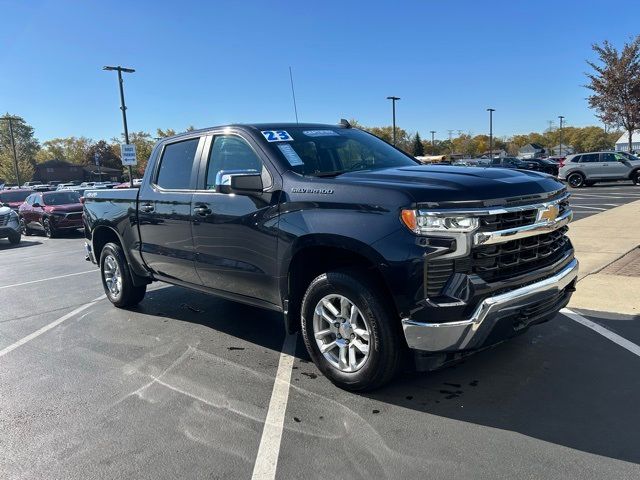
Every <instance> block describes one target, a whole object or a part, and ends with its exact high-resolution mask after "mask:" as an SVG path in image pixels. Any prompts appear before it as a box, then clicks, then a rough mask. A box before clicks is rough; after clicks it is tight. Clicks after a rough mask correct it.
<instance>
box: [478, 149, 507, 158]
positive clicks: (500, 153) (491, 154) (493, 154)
mask: <svg viewBox="0 0 640 480" xmlns="http://www.w3.org/2000/svg"><path fill="white" fill-rule="evenodd" d="M506 156H507V152H506V151H505V150H503V149H499V150H491V151H489V150H487V151H486V152H482V154H481V155H480V158H502V157H506Z"/></svg>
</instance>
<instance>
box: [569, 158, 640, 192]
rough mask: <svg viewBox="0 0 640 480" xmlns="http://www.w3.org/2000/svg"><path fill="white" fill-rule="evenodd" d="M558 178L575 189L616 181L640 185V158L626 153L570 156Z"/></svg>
mask: <svg viewBox="0 0 640 480" xmlns="http://www.w3.org/2000/svg"><path fill="white" fill-rule="evenodd" d="M558 178H559V179H560V180H565V181H566V182H567V183H568V184H569V185H571V186H572V187H574V188H578V187H583V186H585V185H586V186H590V185H593V184H594V183H596V182H606V181H615V180H633V182H634V183H635V184H636V185H640V158H638V157H634V156H633V155H630V154H628V153H626V152H590V153H578V154H575V155H568V156H567V158H566V159H565V160H564V162H562V163H561V164H560V171H559V173H558Z"/></svg>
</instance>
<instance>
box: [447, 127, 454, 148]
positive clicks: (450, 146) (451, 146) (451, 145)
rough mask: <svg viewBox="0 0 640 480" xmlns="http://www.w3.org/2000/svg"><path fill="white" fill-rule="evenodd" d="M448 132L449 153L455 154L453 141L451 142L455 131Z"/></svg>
mask: <svg viewBox="0 0 640 480" xmlns="http://www.w3.org/2000/svg"><path fill="white" fill-rule="evenodd" d="M447 132H448V133H449V153H450V154H453V141H452V140H451V138H452V136H453V130H447Z"/></svg>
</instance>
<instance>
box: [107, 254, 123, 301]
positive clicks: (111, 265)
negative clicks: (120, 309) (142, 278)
mask: <svg viewBox="0 0 640 480" xmlns="http://www.w3.org/2000/svg"><path fill="white" fill-rule="evenodd" d="M102 276H103V277H104V282H105V283H106V285H107V289H108V290H109V293H110V294H111V296H112V297H114V298H117V297H118V295H120V290H121V288H122V274H121V273H120V267H119V266H118V262H117V261H116V259H115V257H114V256H113V255H107V256H106V257H105V258H104V264H103V267H102Z"/></svg>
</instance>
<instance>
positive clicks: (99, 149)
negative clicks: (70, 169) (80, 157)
mask: <svg viewBox="0 0 640 480" xmlns="http://www.w3.org/2000/svg"><path fill="white" fill-rule="evenodd" d="M96 155H97V156H98V161H99V162H100V165H101V166H103V167H107V168H120V169H121V168H122V161H121V160H120V149H119V148H117V147H114V145H111V144H109V143H107V142H106V141H104V140H99V141H98V142H96V143H94V144H93V145H91V147H89V150H88V151H87V158H86V160H85V162H86V163H87V164H92V165H95V162H96Z"/></svg>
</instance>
